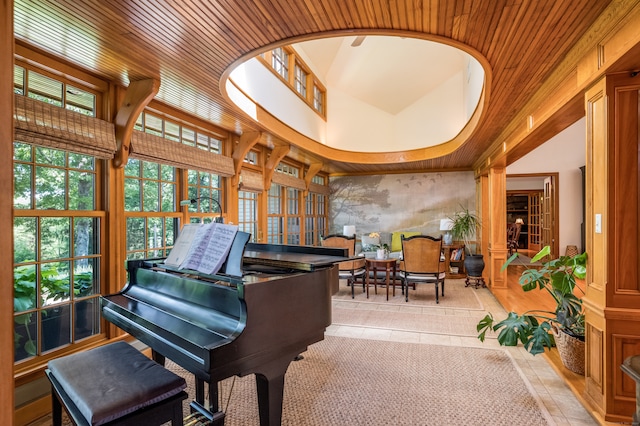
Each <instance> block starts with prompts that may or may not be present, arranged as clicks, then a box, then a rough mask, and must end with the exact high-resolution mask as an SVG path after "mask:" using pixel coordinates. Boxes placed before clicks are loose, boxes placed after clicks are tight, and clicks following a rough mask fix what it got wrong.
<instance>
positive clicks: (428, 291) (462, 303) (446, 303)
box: [333, 279, 488, 310]
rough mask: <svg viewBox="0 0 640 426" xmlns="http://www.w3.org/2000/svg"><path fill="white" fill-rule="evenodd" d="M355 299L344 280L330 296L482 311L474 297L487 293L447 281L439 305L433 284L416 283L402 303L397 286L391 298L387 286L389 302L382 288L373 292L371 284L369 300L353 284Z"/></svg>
mask: <svg viewBox="0 0 640 426" xmlns="http://www.w3.org/2000/svg"><path fill="white" fill-rule="evenodd" d="M354 290H355V294H354V295H355V297H354V299H351V287H349V286H347V285H346V281H342V280H341V281H340V287H339V290H338V293H336V294H335V295H333V300H334V301H335V300H341V301H355V302H368V303H384V304H387V305H398V304H400V305H403V306H407V304H409V305H411V306H423V307H430V308H440V309H445V308H462V309H478V310H482V309H483V306H482V303H481V302H480V299H479V298H478V296H477V292H478V291H488V290H487V289H482V288H479V289H475V288H474V287H465V282H464V280H463V279H447V280H446V282H445V288H444V297H442V293H440V297H439V299H440V303H438V304H436V294H435V293H436V292H435V285H433V284H418V285H417V286H416V289H415V290H414V289H409V302H406V301H405V297H404V296H403V295H402V292H401V288H400V285H399V284H398V285H396V295H395V297H394V296H393V292H392V289H391V287H389V300H387V290H386V286H385V285H378V293H377V294H376V293H375V289H374V287H373V285H371V286H370V287H369V298H367V294H366V292H363V291H362V284H358V283H356V287H355V288H354Z"/></svg>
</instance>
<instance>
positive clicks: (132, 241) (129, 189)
mask: <svg viewBox="0 0 640 426" xmlns="http://www.w3.org/2000/svg"><path fill="white" fill-rule="evenodd" d="M124 174H125V182H124V198H125V199H124V205H125V217H126V221H127V231H126V232H127V234H126V250H127V259H144V258H153V257H165V256H166V255H167V254H168V253H169V250H170V248H171V247H172V246H173V243H174V240H175V232H176V229H178V226H179V221H178V219H179V217H180V216H181V215H180V213H179V212H176V204H177V203H176V193H177V192H176V185H177V184H176V169H175V167H171V166H167V165H162V164H157V163H152V162H148V161H141V160H137V159H129V162H128V163H127V165H126V166H125V170H124Z"/></svg>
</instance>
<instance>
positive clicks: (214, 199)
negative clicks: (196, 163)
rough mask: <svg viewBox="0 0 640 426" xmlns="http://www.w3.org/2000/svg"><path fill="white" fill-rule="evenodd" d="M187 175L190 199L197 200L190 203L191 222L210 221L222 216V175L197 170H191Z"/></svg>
mask: <svg viewBox="0 0 640 426" xmlns="http://www.w3.org/2000/svg"><path fill="white" fill-rule="evenodd" d="M187 175H188V189H187V192H188V193H189V199H190V200H194V201H195V202H194V203H192V204H190V205H189V211H190V212H191V216H190V220H191V222H192V223H209V222H211V221H213V220H214V218H215V217H221V216H222V210H221V208H222V203H221V201H220V190H221V188H220V176H218V175H214V174H211V173H205V172H199V171H196V170H189V171H188V172H187Z"/></svg>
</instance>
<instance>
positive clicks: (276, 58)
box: [271, 47, 289, 81]
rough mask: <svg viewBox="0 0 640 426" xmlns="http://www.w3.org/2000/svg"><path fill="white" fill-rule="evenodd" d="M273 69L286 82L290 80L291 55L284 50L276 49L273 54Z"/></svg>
mask: <svg viewBox="0 0 640 426" xmlns="http://www.w3.org/2000/svg"><path fill="white" fill-rule="evenodd" d="M271 67H272V68H273V69H274V70H275V72H276V73H278V74H279V75H280V76H281V77H282V78H284V80H285V81H288V80H289V54H288V53H287V52H286V51H285V50H284V49H283V48H282V47H278V48H277V49H274V50H273V51H272V54H271Z"/></svg>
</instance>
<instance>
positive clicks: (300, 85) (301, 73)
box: [294, 62, 309, 99]
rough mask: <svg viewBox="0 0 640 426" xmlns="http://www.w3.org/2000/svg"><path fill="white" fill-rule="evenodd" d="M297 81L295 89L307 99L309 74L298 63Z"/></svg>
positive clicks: (296, 68) (296, 66)
mask: <svg viewBox="0 0 640 426" xmlns="http://www.w3.org/2000/svg"><path fill="white" fill-rule="evenodd" d="M294 69H295V81H294V88H295V89H296V92H298V93H299V94H300V95H301V96H302V97H303V98H305V99H306V97H307V77H308V76H309V74H308V73H307V72H306V71H305V70H304V69H303V68H302V65H300V64H299V63H298V62H296V65H295V68H294Z"/></svg>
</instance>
